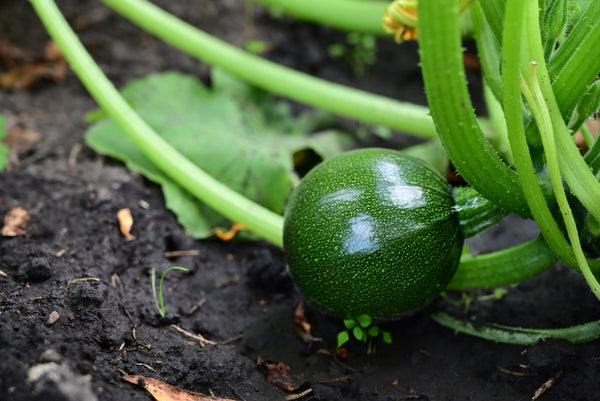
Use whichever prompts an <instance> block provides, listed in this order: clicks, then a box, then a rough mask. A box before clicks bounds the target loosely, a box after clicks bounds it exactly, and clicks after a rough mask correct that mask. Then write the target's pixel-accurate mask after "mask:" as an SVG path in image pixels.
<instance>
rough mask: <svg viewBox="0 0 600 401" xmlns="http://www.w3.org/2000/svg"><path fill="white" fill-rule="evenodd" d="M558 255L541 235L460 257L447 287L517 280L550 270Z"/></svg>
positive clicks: (468, 287)
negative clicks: (509, 246) (476, 254)
mask: <svg viewBox="0 0 600 401" xmlns="http://www.w3.org/2000/svg"><path fill="white" fill-rule="evenodd" d="M557 260H558V259H557V257H556V255H555V254H554V252H552V250H551V249H550V248H549V247H548V245H546V243H545V242H544V239H543V238H542V237H537V238H536V239H533V240H531V241H528V242H525V243H524V244H521V245H517V246H515V247H512V248H509V249H504V250H502V251H497V252H493V253H489V254H484V255H479V256H466V257H463V258H462V259H461V261H460V265H459V266H458V270H457V271H456V273H455V274H454V277H453V278H452V281H450V284H448V287H447V288H446V289H447V290H450V291H466V290H474V289H479V288H493V287H500V286H503V285H509V284H515V283H520V282H521V281H524V280H527V279H529V278H531V277H534V276H537V275H538V274H540V273H542V272H544V271H546V270H547V269H549V268H550V267H551V266H552V265H554V263H556V261H557Z"/></svg>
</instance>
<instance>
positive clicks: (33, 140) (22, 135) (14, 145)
mask: <svg viewBox="0 0 600 401" xmlns="http://www.w3.org/2000/svg"><path fill="white" fill-rule="evenodd" d="M41 140H42V134H40V133H39V132H37V131H34V130H31V129H27V128H21V127H14V128H13V129H12V130H10V133H9V134H8V136H7V137H6V138H5V139H4V144H5V145H6V146H8V147H9V148H11V150H12V152H14V153H16V157H17V158H22V157H23V156H25V155H27V154H29V153H31V152H32V151H33V149H34V148H35V145H37V144H38V143H39V142H40V141H41Z"/></svg>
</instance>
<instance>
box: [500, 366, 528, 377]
mask: <svg viewBox="0 0 600 401" xmlns="http://www.w3.org/2000/svg"><path fill="white" fill-rule="evenodd" d="M496 368H498V370H499V371H500V372H502V373H506V374H507V375H513V376H527V373H523V372H515V371H513V370H508V369H505V368H503V367H501V366H496Z"/></svg>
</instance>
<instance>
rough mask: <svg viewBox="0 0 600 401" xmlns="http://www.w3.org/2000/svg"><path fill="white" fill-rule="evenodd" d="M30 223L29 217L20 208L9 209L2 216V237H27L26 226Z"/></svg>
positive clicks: (25, 211)
mask: <svg viewBox="0 0 600 401" xmlns="http://www.w3.org/2000/svg"><path fill="white" fill-rule="evenodd" d="M30 221H31V215H30V214H29V212H28V211H27V210H25V209H23V208H22V207H20V206H19V207H16V208H14V209H11V210H10V211H9V212H8V213H6V216H4V227H2V235H3V236H5V237H22V236H25V235H27V225H28V224H29V222H30Z"/></svg>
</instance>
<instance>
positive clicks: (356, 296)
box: [283, 149, 463, 319]
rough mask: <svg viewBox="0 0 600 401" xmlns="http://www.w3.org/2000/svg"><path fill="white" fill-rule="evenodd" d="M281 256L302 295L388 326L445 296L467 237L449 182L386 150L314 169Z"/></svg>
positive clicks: (299, 191) (291, 211) (299, 193)
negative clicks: (445, 290)
mask: <svg viewBox="0 0 600 401" xmlns="http://www.w3.org/2000/svg"><path fill="white" fill-rule="evenodd" d="M284 217H285V221H284V236H283V242H284V249H285V251H286V255H287V260H288V269H289V272H290V275H291V276H292V278H293V280H294V282H295V283H296V285H297V287H298V288H299V290H300V292H301V293H302V294H303V296H304V297H305V298H306V299H307V300H309V301H311V302H313V303H314V304H316V305H317V306H319V307H321V308H322V309H324V310H326V311H328V312H330V313H332V314H334V315H336V316H339V317H342V318H356V317H357V316H360V315H364V314H367V315H370V316H372V317H375V318H382V319H390V318H394V317H397V316H399V315H402V314H403V313H405V312H407V311H410V310H413V309H416V308H419V307H421V306H423V305H425V304H427V303H428V302H429V301H431V300H432V299H433V298H435V297H436V296H437V295H438V294H439V293H440V292H441V291H443V290H444V288H445V286H446V285H447V284H448V282H449V281H450V279H451V278H452V276H453V274H454V272H455V271H456V268H457V266H458V262H459V259H460V255H461V250H462V244H463V234H462V232H461V228H460V224H459V220H458V216H457V212H456V211H455V209H454V201H453V198H452V194H451V191H450V189H449V188H448V185H447V183H446V181H445V180H444V179H443V178H442V177H440V176H439V175H438V174H437V173H435V172H433V171H432V170H430V169H429V168H427V167H425V166H424V165H422V164H421V163H419V162H417V161H416V160H413V159H409V158H406V157H404V156H402V155H400V154H399V153H398V152H396V151H393V150H386V149H361V150H356V151H351V152H347V153H344V154H342V155H340V156H338V157H335V158H332V159H330V160H327V161H325V162H323V163H321V164H319V165H318V166H316V167H315V168H313V169H312V170H311V171H310V172H309V173H308V174H307V175H306V176H305V177H304V178H303V179H302V180H301V182H300V184H299V185H298V187H297V188H296V189H295V190H294V191H293V193H292V194H291V195H290V198H289V200H288V203H287V206H286V210H285V216H284Z"/></svg>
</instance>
